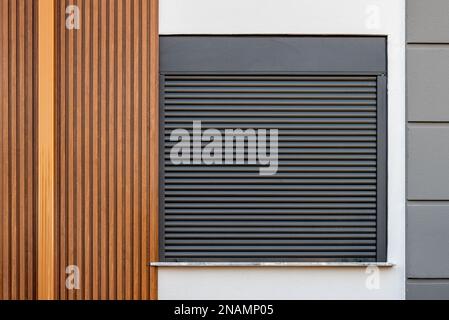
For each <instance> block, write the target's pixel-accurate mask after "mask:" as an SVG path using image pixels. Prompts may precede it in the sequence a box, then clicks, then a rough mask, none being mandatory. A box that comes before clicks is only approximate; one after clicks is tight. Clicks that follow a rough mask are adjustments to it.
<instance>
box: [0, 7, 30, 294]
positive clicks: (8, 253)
mask: <svg viewBox="0 0 449 320" xmlns="http://www.w3.org/2000/svg"><path fill="white" fill-rule="evenodd" d="M37 9H38V1H28V0H0V152H1V153H0V300H4V299H35V298H36V297H37V292H36V290H37V287H36V281H37V262H36V257H37V255H36V253H37V250H36V248H37V230H36V226H37V171H38V168H37V110H38V109H37V96H38V95H37V90H38V87H37V77H36V75H37V69H36V66H37V56H38V55H37V48H38V46H37V45H38V38H37V22H38V19H37V14H38V12H37Z"/></svg>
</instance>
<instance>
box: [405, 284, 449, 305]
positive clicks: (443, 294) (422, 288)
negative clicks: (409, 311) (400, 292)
mask: <svg viewBox="0 0 449 320" xmlns="http://www.w3.org/2000/svg"><path fill="white" fill-rule="evenodd" d="M406 291H407V292H406V294H407V299H410V300H448V299H449V280H424V279H422V280H409V281H408V282H407V289H406Z"/></svg>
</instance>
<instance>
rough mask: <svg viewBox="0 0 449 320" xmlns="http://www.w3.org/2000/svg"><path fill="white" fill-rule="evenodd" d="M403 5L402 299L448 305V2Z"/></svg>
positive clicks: (433, 0)
mask: <svg viewBox="0 0 449 320" xmlns="http://www.w3.org/2000/svg"><path fill="white" fill-rule="evenodd" d="M406 5H407V14H406V24H407V31H406V41H407V48H406V50H407V140H408V142H407V249H406V250H407V251H406V260H407V261H406V268H407V284H406V298H407V299H449V232H448V229H449V175H448V172H449V170H448V164H449V148H448V142H449V105H448V101H449V90H448V89H449V32H448V31H449V19H448V12H449V1H447V0H427V1H422V0H407V2H406Z"/></svg>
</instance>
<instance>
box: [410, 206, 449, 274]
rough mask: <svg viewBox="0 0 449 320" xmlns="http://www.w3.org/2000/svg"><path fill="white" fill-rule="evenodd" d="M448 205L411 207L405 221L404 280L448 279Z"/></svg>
mask: <svg viewBox="0 0 449 320" xmlns="http://www.w3.org/2000/svg"><path fill="white" fill-rule="evenodd" d="M448 230H449V204H438V203H437V204H429V205H423V204H411V205H409V206H408V217H407V232H408V234H407V235H408V236H407V241H408V246H407V263H408V266H409V268H408V270H407V276H408V277H409V278H449V232H448Z"/></svg>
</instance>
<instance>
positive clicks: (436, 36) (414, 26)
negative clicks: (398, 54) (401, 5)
mask: <svg viewBox="0 0 449 320" xmlns="http://www.w3.org/2000/svg"><path fill="white" fill-rule="evenodd" d="M448 13H449V1H447V0H425V1H424V0H407V41H408V42H449V32H448V30H449V19H448Z"/></svg>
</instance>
